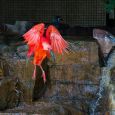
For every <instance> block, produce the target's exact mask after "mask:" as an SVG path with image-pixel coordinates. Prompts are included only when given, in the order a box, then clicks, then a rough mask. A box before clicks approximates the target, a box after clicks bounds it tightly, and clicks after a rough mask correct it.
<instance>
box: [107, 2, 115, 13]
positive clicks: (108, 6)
mask: <svg viewBox="0 0 115 115" xmlns="http://www.w3.org/2000/svg"><path fill="white" fill-rule="evenodd" d="M105 7H106V11H107V12H110V11H111V10H112V9H114V8H115V0H109V2H108V3H106V6H105Z"/></svg>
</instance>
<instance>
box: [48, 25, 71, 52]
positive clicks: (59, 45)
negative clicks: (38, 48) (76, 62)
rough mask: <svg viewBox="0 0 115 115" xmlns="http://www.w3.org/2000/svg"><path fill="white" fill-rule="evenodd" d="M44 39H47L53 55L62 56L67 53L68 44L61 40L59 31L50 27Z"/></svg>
mask: <svg viewBox="0 0 115 115" xmlns="http://www.w3.org/2000/svg"><path fill="white" fill-rule="evenodd" d="M46 38H47V39H49V41H50V44H51V47H52V50H53V51H54V52H55V53H59V54H63V53H65V52H66V53H67V52H68V50H67V48H68V46H69V44H68V42H67V41H65V40H64V39H63V37H62V36H61V34H60V33H59V31H58V30H57V29H56V28H55V27H54V26H53V25H50V26H49V27H48V29H47V30H46Z"/></svg>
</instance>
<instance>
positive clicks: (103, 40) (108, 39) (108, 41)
mask: <svg viewBox="0 0 115 115" xmlns="http://www.w3.org/2000/svg"><path fill="white" fill-rule="evenodd" d="M93 38H95V39H96V40H97V43H98V44H99V49H98V55H99V63H100V66H101V67H103V66H106V65H107V60H108V58H109V55H110V54H111V52H113V50H114V49H115V48H114V46H115V37H114V36H113V35H112V34H111V33H109V32H107V31H105V30H101V29H93Z"/></svg>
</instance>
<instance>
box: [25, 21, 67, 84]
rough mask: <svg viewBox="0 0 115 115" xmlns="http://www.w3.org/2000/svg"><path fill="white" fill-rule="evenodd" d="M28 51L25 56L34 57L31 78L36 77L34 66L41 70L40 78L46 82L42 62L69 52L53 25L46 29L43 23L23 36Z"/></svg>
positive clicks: (65, 42)
mask: <svg viewBox="0 0 115 115" xmlns="http://www.w3.org/2000/svg"><path fill="white" fill-rule="evenodd" d="M23 37H24V39H25V42H26V43H27V45H28V47H29V50H28V53H27V56H28V57H30V56H32V55H34V59H33V64H34V66H35V68H34V73H33V77H32V78H34V79H35V77H36V65H38V66H39V67H40V68H41V70H42V77H43V80H44V82H46V75H45V72H44V70H43V68H42V66H41V63H42V62H43V60H44V59H45V58H46V57H48V58H50V57H53V59H55V56H54V55H55V53H57V54H61V55H62V54H63V53H67V52H68V50H69V44H68V42H67V41H65V40H64V39H63V37H62V36H61V34H60V32H59V31H58V30H57V28H56V27H55V26H53V25H49V26H48V27H47V29H46V28H45V24H44V23H40V24H36V25H35V26H33V27H32V28H31V29H30V30H29V31H27V32H26V33H25V34H24V35H23Z"/></svg>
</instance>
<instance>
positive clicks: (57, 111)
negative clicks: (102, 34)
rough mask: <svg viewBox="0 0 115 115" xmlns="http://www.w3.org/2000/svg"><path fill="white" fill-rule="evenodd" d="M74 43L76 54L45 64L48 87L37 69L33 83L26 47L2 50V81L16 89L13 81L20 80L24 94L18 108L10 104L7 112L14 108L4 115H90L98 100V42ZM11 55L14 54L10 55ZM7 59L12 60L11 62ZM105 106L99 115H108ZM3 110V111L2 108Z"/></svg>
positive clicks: (103, 105) (58, 57)
mask: <svg viewBox="0 0 115 115" xmlns="http://www.w3.org/2000/svg"><path fill="white" fill-rule="evenodd" d="M71 43H72V44H74V45H75V46H76V47H75V52H74V53H70V54H66V55H64V56H63V57H61V56H57V60H56V62H55V63H54V62H52V60H45V61H44V63H43V67H44V69H45V71H46V75H47V82H46V84H44V83H43V79H42V77H41V71H40V70H39V68H37V79H36V81H33V80H32V78H31V77H32V73H33V69H34V68H33V65H32V63H31V59H30V60H29V61H28V60H27V59H26V53H27V46H26V45H23V44H22V45H18V46H16V47H15V46H13V45H11V46H10V50H9V47H8V51H5V50H6V49H7V48H6V49H5V50H3V52H4V53H2V58H4V57H5V58H4V61H1V63H2V64H3V65H2V64H1V65H0V69H1V76H0V78H1V81H3V80H6V81H7V77H6V76H8V78H10V79H11V84H12V85H13V83H12V79H14V78H18V79H19V81H20V82H19V84H20V88H19V89H20V90H21V91H22V92H23V93H21V94H20V95H21V97H20V103H19V106H18V107H15V106H16V105H13V103H14V102H11V106H9V107H7V108H12V107H15V108H12V109H8V110H6V111H4V113H5V112H6V113H10V112H12V113H15V112H17V113H21V112H22V113H24V114H26V113H31V114H34V113H35V114H36V113H37V114H41V115H42V114H43V115H44V114H45V115H83V114H86V115H89V111H90V102H91V101H92V100H93V99H94V98H96V96H95V95H96V93H97V91H98V86H99V80H100V67H99V63H98V55H97V54H98V47H97V44H96V43H95V42H85V41H77V42H74V41H71ZM5 47H6V46H5ZM12 49H13V51H12ZM9 51H11V53H8V52H9ZM4 54H5V56H4ZM7 56H9V58H8V59H7V58H6V57H7ZM4 63H6V64H7V66H5V64H4ZM12 87H14V86H12ZM9 88H10V87H7V89H8V90H10V89H9ZM1 89H5V85H3V84H2V88H1ZM1 89H0V90H1ZM4 95H6V94H4V93H3V95H2V96H3V97H5V96H4ZM2 96H0V98H2ZM105 100H106V99H105ZM2 101H3V102H2ZM2 101H1V103H7V102H6V100H5V101H4V100H2ZM104 102H105V101H104V100H102V101H101V103H102V104H100V107H99V108H98V109H97V112H101V113H103V114H105V112H106V111H107V109H103V108H106V106H108V105H107V103H106V104H105V103H104ZM106 102H107V101H106ZM5 107H6V105H5ZM5 107H4V108H5ZM100 108H101V109H100ZM0 109H1V110H2V107H0ZM103 110H104V112H103ZM99 114H100V113H99ZM100 115H101V114H100Z"/></svg>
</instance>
